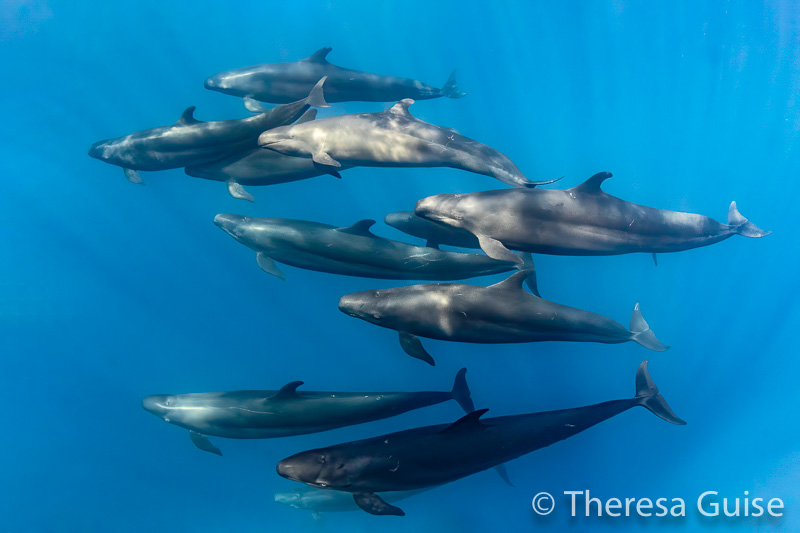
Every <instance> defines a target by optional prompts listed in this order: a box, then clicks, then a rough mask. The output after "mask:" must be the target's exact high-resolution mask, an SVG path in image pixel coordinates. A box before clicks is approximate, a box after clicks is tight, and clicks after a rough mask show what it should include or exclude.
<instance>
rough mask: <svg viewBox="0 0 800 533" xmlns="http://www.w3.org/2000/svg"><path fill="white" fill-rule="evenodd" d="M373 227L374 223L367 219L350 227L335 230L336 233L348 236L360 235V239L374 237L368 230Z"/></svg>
mask: <svg viewBox="0 0 800 533" xmlns="http://www.w3.org/2000/svg"><path fill="white" fill-rule="evenodd" d="M374 225H375V221H374V220H372V219H371V218H367V219H364V220H359V221H358V222H356V223H355V224H353V225H352V226H347V227H345V228H336V231H341V232H342V233H349V234H350V235H361V236H362V237H375V235H374V234H373V233H372V232H371V231H370V230H369V228H371V227H372V226H374Z"/></svg>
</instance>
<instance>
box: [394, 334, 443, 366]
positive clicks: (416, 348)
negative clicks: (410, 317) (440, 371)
mask: <svg viewBox="0 0 800 533" xmlns="http://www.w3.org/2000/svg"><path fill="white" fill-rule="evenodd" d="M397 333H398V334H399V336H400V346H401V347H402V348H403V351H404V352H406V353H407V354H408V355H410V356H411V357H415V358H417V359H419V360H421V361H425V362H426V363H428V364H429V365H431V366H436V363H435V362H434V360H433V357H431V354H429V353H428V352H427V351H425V347H424V346H422V342H420V340H419V337H417V336H416V335H412V334H411V333H408V332H406V331H398V332H397Z"/></svg>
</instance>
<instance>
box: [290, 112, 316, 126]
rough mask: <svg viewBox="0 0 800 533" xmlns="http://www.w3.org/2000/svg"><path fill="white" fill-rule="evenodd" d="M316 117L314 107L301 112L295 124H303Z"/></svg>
mask: <svg viewBox="0 0 800 533" xmlns="http://www.w3.org/2000/svg"><path fill="white" fill-rule="evenodd" d="M315 118H317V110H316V109H309V110H308V111H306V112H305V113H303V114H302V115H301V116H300V118H298V119H297V122H295V124H303V123H304V122H311V121H312V120H314V119H315Z"/></svg>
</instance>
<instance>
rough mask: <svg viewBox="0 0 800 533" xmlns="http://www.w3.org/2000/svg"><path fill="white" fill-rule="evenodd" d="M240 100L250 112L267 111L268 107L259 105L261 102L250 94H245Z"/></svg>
mask: <svg viewBox="0 0 800 533" xmlns="http://www.w3.org/2000/svg"><path fill="white" fill-rule="evenodd" d="M242 102H243V103H244V108H245V109H247V110H248V111H250V112H251V113H266V112H267V111H269V109H268V108H266V107H264V106H263V105H261V102H259V101H258V100H256V99H254V98H252V97H250V96H245V97H244V98H242Z"/></svg>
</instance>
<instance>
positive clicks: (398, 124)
mask: <svg viewBox="0 0 800 533" xmlns="http://www.w3.org/2000/svg"><path fill="white" fill-rule="evenodd" d="M326 95H327V93H326ZM413 103H414V101H413V100H409V99H405V100H401V101H399V102H398V103H397V104H395V105H394V106H393V107H391V108H390V109H387V110H385V111H382V112H380V113H353V114H348V115H339V116H334V117H327V118H323V119H319V120H314V121H311V122H306V123H304V124H298V125H295V126H282V127H279V128H274V129H271V130H269V131H265V132H264V133H262V134H261V136H260V137H259V138H258V144H259V145H260V146H262V147H264V148H268V149H270V150H275V151H276V152H280V153H282V154H286V155H291V156H295V157H305V158H310V159H311V160H312V161H314V163H315V164H317V165H318V166H320V167H322V168H327V169H330V170H331V171H336V169H338V168H339V167H341V166H342V165H347V166H365V167H450V168H457V169H461V170H467V171H469V172H475V173H476V174H483V175H484V176H490V177H492V178H495V179H497V180H500V181H502V182H503V183H507V184H509V185H513V186H515V187H535V186H536V185H543V184H546V183H552V181H553V180H549V181H530V180H529V179H528V178H526V177H525V176H524V175H523V174H522V172H520V170H519V169H518V168H517V166H516V165H515V164H514V163H513V162H512V161H511V160H510V159H509V158H508V157H506V156H505V155H503V154H502V153H500V152H498V151H497V150H495V149H494V148H491V147H489V146H486V145H485V144H481V143H479V142H477V141H474V140H472V139H469V138H467V137H464V136H463V135H461V134H460V133H459V132H457V131H456V130H454V129H450V128H443V127H440V126H435V125H433V124H428V123H427V122H423V121H421V120H418V119H416V118H414V117H413V116H411V113H409V111H408V106H410V105H411V104H413Z"/></svg>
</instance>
